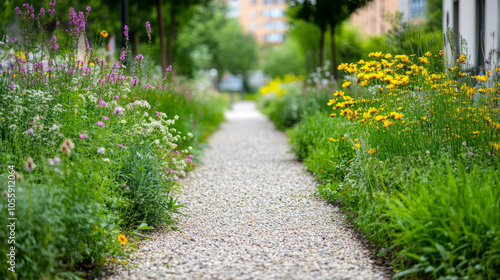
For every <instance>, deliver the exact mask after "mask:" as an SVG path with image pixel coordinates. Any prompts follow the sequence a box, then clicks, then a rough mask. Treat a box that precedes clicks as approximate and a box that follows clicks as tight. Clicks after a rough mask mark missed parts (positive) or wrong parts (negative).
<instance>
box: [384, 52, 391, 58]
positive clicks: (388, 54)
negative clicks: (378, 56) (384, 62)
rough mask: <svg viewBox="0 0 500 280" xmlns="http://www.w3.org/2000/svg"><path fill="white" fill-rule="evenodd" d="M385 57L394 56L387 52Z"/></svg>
mask: <svg viewBox="0 0 500 280" xmlns="http://www.w3.org/2000/svg"><path fill="white" fill-rule="evenodd" d="M384 57H385V58H391V57H392V55H391V54H390V53H387V54H385V56H384Z"/></svg>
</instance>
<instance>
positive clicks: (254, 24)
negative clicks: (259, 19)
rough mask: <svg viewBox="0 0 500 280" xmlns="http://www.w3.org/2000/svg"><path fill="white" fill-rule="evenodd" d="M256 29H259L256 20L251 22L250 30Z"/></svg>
mask: <svg viewBox="0 0 500 280" xmlns="http://www.w3.org/2000/svg"><path fill="white" fill-rule="evenodd" d="M256 29H257V23H256V22H252V23H250V31H255V30H256Z"/></svg>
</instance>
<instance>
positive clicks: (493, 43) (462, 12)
mask: <svg viewBox="0 0 500 280" xmlns="http://www.w3.org/2000/svg"><path fill="white" fill-rule="evenodd" d="M455 2H458V7H459V8H458V10H459V13H458V14H459V17H458V21H459V24H458V33H459V34H460V36H461V37H462V38H463V39H465V41H466V42H467V51H466V53H467V54H468V62H469V63H470V68H475V67H476V66H477V65H476V64H477V54H478V51H482V52H483V53H484V58H485V60H488V61H490V62H492V63H496V62H497V61H498V51H499V48H500V36H499V35H500V34H499V33H500V3H499V0H485V17H484V18H478V16H477V14H476V8H477V7H476V5H477V2H476V0H458V1H457V0H443V32H444V33H445V34H446V39H447V40H453V38H448V32H447V30H448V29H450V28H451V29H453V27H454V24H453V23H454V11H453V5H454V3H455ZM477 21H484V28H485V30H484V50H479V47H480V45H479V42H478V41H477V38H478V35H480V34H476V33H477ZM445 51H446V53H447V54H448V61H449V63H453V60H454V58H453V57H452V54H451V50H450V48H449V45H448V44H447V45H446V46H445ZM480 64H481V63H480ZM490 65H491V64H490ZM486 66H487V67H488V65H486ZM487 70H488V69H487Z"/></svg>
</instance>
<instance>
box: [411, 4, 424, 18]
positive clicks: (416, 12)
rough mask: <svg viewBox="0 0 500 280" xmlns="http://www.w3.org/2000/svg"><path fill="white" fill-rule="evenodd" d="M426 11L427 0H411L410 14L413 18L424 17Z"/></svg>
mask: <svg viewBox="0 0 500 280" xmlns="http://www.w3.org/2000/svg"><path fill="white" fill-rule="evenodd" d="M424 13H425V0H411V2H410V14H411V18H423V17H424Z"/></svg>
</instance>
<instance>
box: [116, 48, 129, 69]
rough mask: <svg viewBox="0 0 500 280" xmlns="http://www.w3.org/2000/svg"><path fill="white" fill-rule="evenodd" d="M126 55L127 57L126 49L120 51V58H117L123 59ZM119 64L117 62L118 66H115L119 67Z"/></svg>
mask: <svg viewBox="0 0 500 280" xmlns="http://www.w3.org/2000/svg"><path fill="white" fill-rule="evenodd" d="M126 57H127V52H126V51H122V52H121V53H120V58H119V59H120V60H125V58H126ZM119 66H120V65H119V64H118V67H117V68H119Z"/></svg>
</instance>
